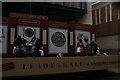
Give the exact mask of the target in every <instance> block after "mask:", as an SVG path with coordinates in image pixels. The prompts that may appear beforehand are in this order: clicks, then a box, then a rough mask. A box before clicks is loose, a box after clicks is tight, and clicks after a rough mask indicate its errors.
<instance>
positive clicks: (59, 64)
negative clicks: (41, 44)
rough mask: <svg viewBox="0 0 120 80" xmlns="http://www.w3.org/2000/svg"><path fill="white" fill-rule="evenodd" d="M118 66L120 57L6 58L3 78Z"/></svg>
mask: <svg viewBox="0 0 120 80" xmlns="http://www.w3.org/2000/svg"><path fill="white" fill-rule="evenodd" d="M118 64H120V62H119V61H118V56H98V57H97V56H96V57H95V56H93V57H48V58H44V57H40V58H4V59H3V68H4V69H3V77H10V76H34V75H44V74H57V73H72V72H83V71H92V70H104V69H113V68H118Z"/></svg>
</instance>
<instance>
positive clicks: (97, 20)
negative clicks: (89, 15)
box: [96, 9, 100, 24]
mask: <svg viewBox="0 0 120 80" xmlns="http://www.w3.org/2000/svg"><path fill="white" fill-rule="evenodd" d="M96 17H97V24H99V22H100V21H99V9H97V16H96Z"/></svg>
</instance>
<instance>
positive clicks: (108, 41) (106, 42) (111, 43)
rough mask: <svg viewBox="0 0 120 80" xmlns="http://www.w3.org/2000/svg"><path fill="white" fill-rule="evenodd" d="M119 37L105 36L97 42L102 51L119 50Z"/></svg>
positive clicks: (98, 38) (97, 39)
mask: <svg viewBox="0 0 120 80" xmlns="http://www.w3.org/2000/svg"><path fill="white" fill-rule="evenodd" d="M118 39H119V36H118V35H114V36H104V37H97V38H96V42H97V44H98V46H99V47H100V48H101V49H118V48H119V41H120V40H119V41H118Z"/></svg>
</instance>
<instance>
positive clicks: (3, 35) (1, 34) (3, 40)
mask: <svg viewBox="0 0 120 80" xmlns="http://www.w3.org/2000/svg"><path fill="white" fill-rule="evenodd" d="M7 34H8V26H7V25H2V27H0V51H1V52H0V53H2V54H6V53H7V38H8V36H7Z"/></svg>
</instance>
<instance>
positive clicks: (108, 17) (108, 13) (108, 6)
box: [107, 5, 110, 22]
mask: <svg viewBox="0 0 120 80" xmlns="http://www.w3.org/2000/svg"><path fill="white" fill-rule="evenodd" d="M109 21H110V5H107V22H109Z"/></svg>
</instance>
